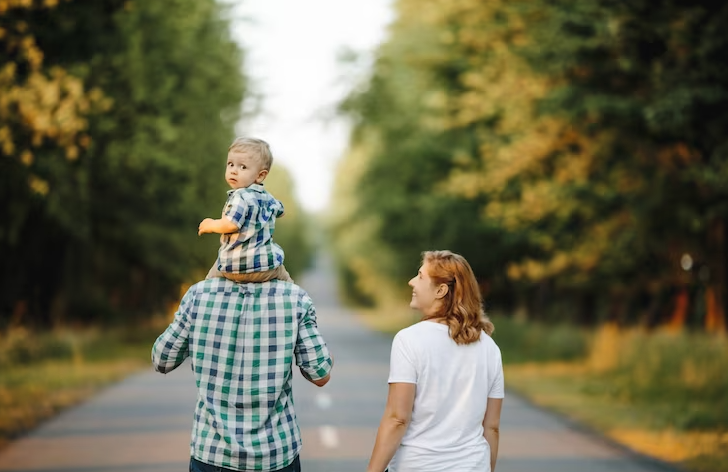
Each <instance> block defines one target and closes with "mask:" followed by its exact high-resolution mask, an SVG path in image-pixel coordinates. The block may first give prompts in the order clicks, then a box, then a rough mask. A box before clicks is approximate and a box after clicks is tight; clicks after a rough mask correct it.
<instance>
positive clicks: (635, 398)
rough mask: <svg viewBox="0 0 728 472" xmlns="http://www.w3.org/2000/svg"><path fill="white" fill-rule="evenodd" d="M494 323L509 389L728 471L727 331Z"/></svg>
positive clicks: (667, 457)
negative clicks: (669, 330)
mask: <svg viewBox="0 0 728 472" xmlns="http://www.w3.org/2000/svg"><path fill="white" fill-rule="evenodd" d="M361 319H362V320H363V321H364V322H365V323H366V324H367V325H368V326H370V327H372V328H373V329H377V330H379V331H383V332H388V333H395V332H397V331H398V330H399V329H401V328H403V327H405V326H408V325H410V324H412V323H414V322H416V321H417V318H416V316H415V315H414V314H413V313H412V312H411V311H409V310H401V309H400V310H371V311H369V312H365V313H363V314H362V316H361ZM493 322H494V324H495V327H496V331H495V334H494V339H495V340H496V342H497V343H498V345H499V347H500V348H501V351H502V354H503V360H504V364H505V378H506V383H507V384H508V386H509V388H511V389H514V390H515V391H517V392H519V393H521V394H522V395H524V396H525V397H527V398H529V399H530V400H531V401H533V402H534V403H536V404H538V405H541V406H544V407H546V408H550V409H553V410H555V411H558V412H560V413H562V414H564V415H566V416H568V417H570V418H572V419H574V420H577V421H579V422H582V423H584V424H586V425H588V426H590V427H592V428H594V429H595V430H597V431H600V432H601V433H603V434H605V435H606V436H608V437H610V438H611V439H613V440H615V441H617V442H619V443H621V444H623V445H625V446H627V447H629V448H631V449H633V450H635V451H637V452H640V453H643V454H646V455H650V456H653V457H656V458H659V459H661V460H664V461H667V462H671V463H674V464H678V465H680V466H682V467H683V468H685V469H686V470H690V471H695V472H708V471H721V470H725V471H728V340H726V338H725V336H710V335H707V334H704V333H670V332H663V331H657V332H647V331H645V330H642V329H637V328H634V329H627V330H624V329H619V328H617V327H616V326H610V325H607V326H603V327H601V328H599V329H595V330H584V329H579V328H576V327H574V326H569V325H546V324H533V323H519V322H516V321H514V320H513V319H510V318H505V317H494V318H493Z"/></svg>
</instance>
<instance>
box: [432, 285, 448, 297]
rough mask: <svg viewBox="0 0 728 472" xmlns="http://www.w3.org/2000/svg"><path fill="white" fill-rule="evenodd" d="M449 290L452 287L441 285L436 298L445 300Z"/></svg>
mask: <svg viewBox="0 0 728 472" xmlns="http://www.w3.org/2000/svg"><path fill="white" fill-rule="evenodd" d="M449 290H450V287H448V286H447V284H440V286H439V287H437V291H436V292H435V298H438V299H439V298H444V297H445V295H447V292H448V291H449Z"/></svg>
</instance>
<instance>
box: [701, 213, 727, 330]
mask: <svg viewBox="0 0 728 472" xmlns="http://www.w3.org/2000/svg"><path fill="white" fill-rule="evenodd" d="M725 226H726V222H725V221H724V220H721V219H719V220H715V221H714V222H713V223H712V224H711V226H710V229H709V232H708V267H709V268H710V280H709V281H708V287H707V289H706V290H705V311H706V313H705V330H706V331H708V332H712V333H717V332H724V331H725V329H726V319H725V313H726V301H727V299H726V248H725V233H726V231H725Z"/></svg>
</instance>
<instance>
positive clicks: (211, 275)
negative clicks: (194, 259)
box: [205, 261, 225, 280]
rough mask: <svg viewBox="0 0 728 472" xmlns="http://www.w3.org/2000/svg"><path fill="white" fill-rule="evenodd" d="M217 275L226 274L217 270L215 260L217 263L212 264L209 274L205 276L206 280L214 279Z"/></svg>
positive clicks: (223, 275)
mask: <svg viewBox="0 0 728 472" xmlns="http://www.w3.org/2000/svg"><path fill="white" fill-rule="evenodd" d="M216 277H225V274H223V273H222V272H220V271H219V270H217V261H215V264H213V265H212V267H211V268H210V271H209V272H208V273H207V276H206V277H205V280H207V279H214V278H216Z"/></svg>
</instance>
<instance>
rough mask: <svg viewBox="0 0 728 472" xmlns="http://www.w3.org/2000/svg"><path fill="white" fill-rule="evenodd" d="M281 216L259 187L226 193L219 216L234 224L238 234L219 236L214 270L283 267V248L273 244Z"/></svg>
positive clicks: (277, 205) (279, 207) (279, 205)
mask: <svg viewBox="0 0 728 472" xmlns="http://www.w3.org/2000/svg"><path fill="white" fill-rule="evenodd" d="M282 214H283V204H282V203H281V202H279V201H278V200H276V199H275V198H273V196H272V195H271V194H270V193H268V191H266V190H265V188H264V187H263V186H262V185H259V184H252V185H251V186H250V187H247V188H239V189H233V190H229V191H228V198H227V201H226V202H225V207H224V208H223V210H222V217H223V218H227V219H229V220H230V221H232V222H233V223H235V224H236V225H237V226H238V228H239V231H238V232H237V233H230V234H223V235H221V236H220V250H219V251H218V255H217V270H219V271H220V272H228V273H233V274H244V273H247V272H260V271H265V270H273V269H275V268H276V267H278V266H279V265H281V264H283V249H282V248H281V247H280V246H279V245H277V244H275V243H274V242H273V231H274V230H275V225H276V218H277V217H279V216H281V215H282Z"/></svg>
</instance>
